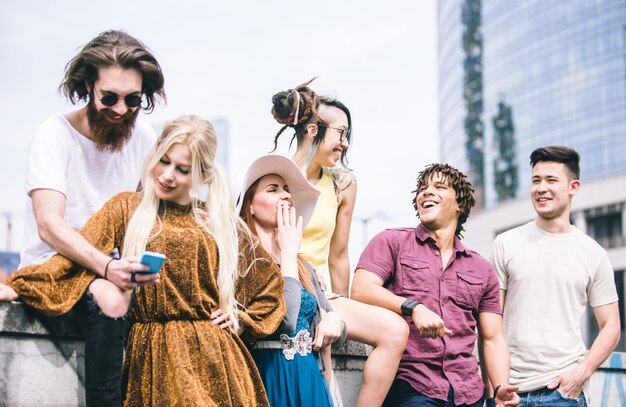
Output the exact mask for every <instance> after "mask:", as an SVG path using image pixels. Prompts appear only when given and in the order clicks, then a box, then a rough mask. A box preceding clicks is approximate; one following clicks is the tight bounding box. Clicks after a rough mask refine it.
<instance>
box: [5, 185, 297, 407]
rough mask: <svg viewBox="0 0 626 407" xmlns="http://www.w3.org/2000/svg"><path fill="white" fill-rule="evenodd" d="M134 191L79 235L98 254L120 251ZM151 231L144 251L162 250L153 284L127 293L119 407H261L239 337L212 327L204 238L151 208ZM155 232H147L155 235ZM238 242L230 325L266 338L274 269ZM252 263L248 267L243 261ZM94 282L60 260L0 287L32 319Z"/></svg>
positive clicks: (212, 247)
mask: <svg viewBox="0 0 626 407" xmlns="http://www.w3.org/2000/svg"><path fill="white" fill-rule="evenodd" d="M140 199H141V197H140V195H139V194H137V193H130V192H124V193H121V194H118V195H116V196H115V197H113V198H112V199H111V200H110V201H109V202H107V203H106V204H105V206H104V207H103V208H102V209H101V210H100V211H99V212H98V213H96V215H94V216H93V217H92V218H91V219H90V220H89V221H88V222H87V223H86V224H85V226H84V227H83V229H82V230H81V233H82V234H83V235H84V236H85V237H86V238H87V240H88V241H89V242H90V243H91V244H93V245H94V246H95V247H98V248H99V249H101V250H102V251H103V252H106V253H108V252H110V251H111V250H112V249H113V248H114V247H121V245H122V243H123V239H124V232H125V228H126V225H127V224H128V221H129V219H130V217H131V215H132V213H133V211H134V210H135V208H136V207H137V205H138V204H139V201H140ZM159 211H160V214H161V216H162V218H163V225H162V231H161V233H160V234H159V235H158V236H157V237H156V238H155V239H154V240H152V241H150V242H149V243H148V245H147V247H146V250H149V251H154V252H159V253H163V254H165V255H166V256H167V260H165V263H164V264H163V267H162V268H161V282H160V283H159V284H157V285H154V286H150V287H144V288H142V289H140V290H139V291H138V292H137V293H136V294H135V304H134V308H133V315H134V324H133V326H132V328H131V331H130V335H129V338H128V344H127V347H126V358H125V360H124V370H123V383H124V384H123V394H125V402H124V405H125V406H242V407H243V406H246V407H247V406H267V405H268V403H267V398H266V396H265V391H264V389H263V383H262V381H261V378H260V377H259V374H258V372H257V370H256V367H255V364H254V361H253V360H252V358H251V356H250V354H249V353H248V351H247V349H246V347H245V345H244V343H243V342H242V340H241V339H240V338H239V337H238V336H236V335H232V334H231V333H229V332H228V331H226V330H223V329H221V328H219V327H218V326H216V325H213V324H212V323H211V321H210V314H211V312H212V311H213V310H215V309H216V308H217V307H218V287H217V265H218V254H217V246H216V244H215V241H214V239H213V238H212V237H211V236H210V235H209V234H207V233H206V232H205V231H204V230H203V229H202V228H201V227H200V226H199V225H198V224H197V223H196V222H195V220H194V219H193V216H192V215H191V213H190V211H189V207H180V206H176V205H173V204H167V205H163V206H162V207H161V208H160V210H159ZM158 227H159V226H158V225H157V226H155V228H158ZM251 253H252V252H251V249H250V245H249V244H248V243H247V241H246V240H245V239H243V238H242V239H241V240H240V254H239V256H240V257H239V262H240V264H241V265H242V266H241V267H242V270H244V269H246V268H247V267H248V266H249V265H250V264H251V263H252V267H250V269H249V271H248V272H247V274H245V276H244V277H240V278H239V279H238V280H237V282H236V287H235V291H236V296H237V300H238V301H239V303H240V304H241V307H240V311H239V314H238V316H239V321H240V324H241V325H242V326H243V327H245V335H244V337H247V338H249V339H253V338H257V337H264V336H267V335H269V334H271V333H272V332H274V331H275V330H276V329H277V328H278V325H279V324H280V322H281V321H282V319H283V317H284V315H285V306H284V300H283V280H282V277H281V275H280V270H279V269H278V267H277V266H276V265H275V263H274V262H273V261H272V260H271V259H270V257H269V255H268V254H267V253H266V252H265V251H264V250H263V249H262V248H261V246H260V245H258V246H257V247H256V248H255V249H254V255H253V254H251ZM253 258H256V259H257V260H256V261H254V262H253V261H252V260H253ZM93 278H94V275H93V274H92V273H91V272H88V271H85V270H84V269H81V268H80V267H78V266H75V265H74V264H73V263H72V262H70V261H69V260H67V259H65V258H64V257H62V256H59V255H55V256H53V257H52V258H51V259H50V260H48V261H47V262H46V263H43V264H41V265H38V266H29V267H27V268H24V269H22V270H20V271H18V272H16V273H14V274H13V275H12V277H11V280H10V283H9V285H10V286H11V287H13V289H15V291H16V292H17V293H18V294H19V295H20V299H21V300H22V301H24V302H25V303H27V304H28V305H30V306H32V307H34V308H36V309H38V310H39V311H41V312H44V313H48V314H53V315H59V314H63V313H64V312H67V311H69V309H71V308H72V306H73V305H74V304H75V303H76V302H77V301H78V300H79V299H80V298H81V296H82V295H83V293H84V292H85V290H86V289H87V287H88V286H89V283H90V282H91V280H92V279H93Z"/></svg>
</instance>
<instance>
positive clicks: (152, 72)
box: [59, 30, 166, 112]
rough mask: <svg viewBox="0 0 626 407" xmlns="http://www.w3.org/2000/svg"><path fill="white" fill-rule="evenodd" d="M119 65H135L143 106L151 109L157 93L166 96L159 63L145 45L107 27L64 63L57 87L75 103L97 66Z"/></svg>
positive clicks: (84, 94)
mask: <svg viewBox="0 0 626 407" xmlns="http://www.w3.org/2000/svg"><path fill="white" fill-rule="evenodd" d="M116 65H118V66H120V67H122V68H123V69H136V70H137V71H139V73H140V74H141V79H142V93H143V94H144V95H145V98H146V106H145V107H144V109H145V110H146V111H148V112H151V111H152V110H153V109H154V105H155V101H156V97H157V96H158V97H160V98H161V99H162V100H163V101H165V100H166V96H165V91H164V89H163V85H164V83H165V79H164V77H163V72H162V71H161V66H160V65H159V63H158V62H157V60H156V58H155V57H154V56H153V55H152V53H150V51H149V50H148V49H147V47H146V46H145V45H144V44H143V43H142V42H141V41H139V40H138V39H136V38H134V37H132V36H130V35H128V34H126V33H125V32H123V31H116V30H110V31H105V32H103V33H101V34H100V35H98V36H97V37H96V38H94V39H92V40H91V41H89V43H88V44H87V45H85V46H84V47H83V48H82V49H81V50H80V52H79V53H78V54H76V55H75V56H74V58H72V59H71V60H70V61H69V62H68V63H67V65H66V66H65V76H64V77H63V81H62V82H61V85H59V90H60V91H61V92H62V93H63V94H64V95H65V96H66V97H67V98H68V99H69V100H70V102H72V103H73V104H75V103H76V102H77V101H80V100H84V101H87V99H88V97H89V88H92V87H93V85H94V83H95V82H96V81H97V80H98V69H99V68H100V67H109V66H116Z"/></svg>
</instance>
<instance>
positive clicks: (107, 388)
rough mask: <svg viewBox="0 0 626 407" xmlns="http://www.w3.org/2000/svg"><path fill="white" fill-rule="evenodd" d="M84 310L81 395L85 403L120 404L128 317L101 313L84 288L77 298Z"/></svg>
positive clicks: (92, 405) (106, 406)
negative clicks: (116, 316) (82, 388)
mask: <svg viewBox="0 0 626 407" xmlns="http://www.w3.org/2000/svg"><path fill="white" fill-rule="evenodd" d="M81 307H83V310H84V311H85V313H86V319H87V329H86V331H85V398H86V401H87V407H120V406H121V405H122V391H121V381H122V362H123V358H124V346H125V342H126V337H127V336H128V331H129V328H130V324H129V321H128V317H123V318H110V317H108V316H106V315H104V314H103V313H102V310H100V307H99V306H98V304H97V303H96V301H95V299H94V298H93V296H92V295H91V293H90V292H89V291H88V290H87V291H86V292H85V294H84V295H83V298H82V299H81Z"/></svg>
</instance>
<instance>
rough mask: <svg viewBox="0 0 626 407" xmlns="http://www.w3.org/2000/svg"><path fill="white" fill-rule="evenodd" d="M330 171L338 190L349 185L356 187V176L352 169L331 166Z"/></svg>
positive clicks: (346, 188)
mask: <svg viewBox="0 0 626 407" xmlns="http://www.w3.org/2000/svg"><path fill="white" fill-rule="evenodd" d="M330 172H331V174H332V175H333V178H334V179H335V183H336V184H337V188H339V191H341V192H344V191H346V190H348V189H349V188H350V187H353V188H354V187H356V176H355V175H354V173H353V172H352V171H350V170H346V169H345V168H333V169H331V170H330Z"/></svg>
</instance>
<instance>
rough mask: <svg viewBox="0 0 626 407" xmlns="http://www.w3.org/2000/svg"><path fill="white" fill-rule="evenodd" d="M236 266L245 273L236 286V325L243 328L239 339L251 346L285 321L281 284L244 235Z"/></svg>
mask: <svg viewBox="0 0 626 407" xmlns="http://www.w3.org/2000/svg"><path fill="white" fill-rule="evenodd" d="M244 233H245V232H242V233H240V235H244ZM239 263H240V270H242V271H245V270H246V269H247V270H248V271H247V273H245V275H243V276H240V277H239V278H238V279H237V282H236V284H235V292H236V295H237V300H238V301H239V303H240V304H241V306H240V310H239V312H238V318H239V323H240V324H241V326H242V327H243V328H244V332H243V334H242V335H241V337H242V339H243V340H244V341H246V342H253V341H254V340H256V339H259V338H263V337H265V336H268V335H270V334H272V333H274V331H276V329H278V326H279V325H280V323H281V322H282V320H283V318H284V317H285V300H284V297H283V291H284V282H283V277H282V274H281V273H280V268H279V267H278V265H277V264H276V263H275V262H274V260H273V259H272V258H271V256H270V255H269V254H268V253H267V252H266V251H265V250H264V249H263V248H262V247H261V245H260V244H256V245H253V244H251V242H250V240H248V238H247V237H245V235H244V237H241V238H240V239H239Z"/></svg>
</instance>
